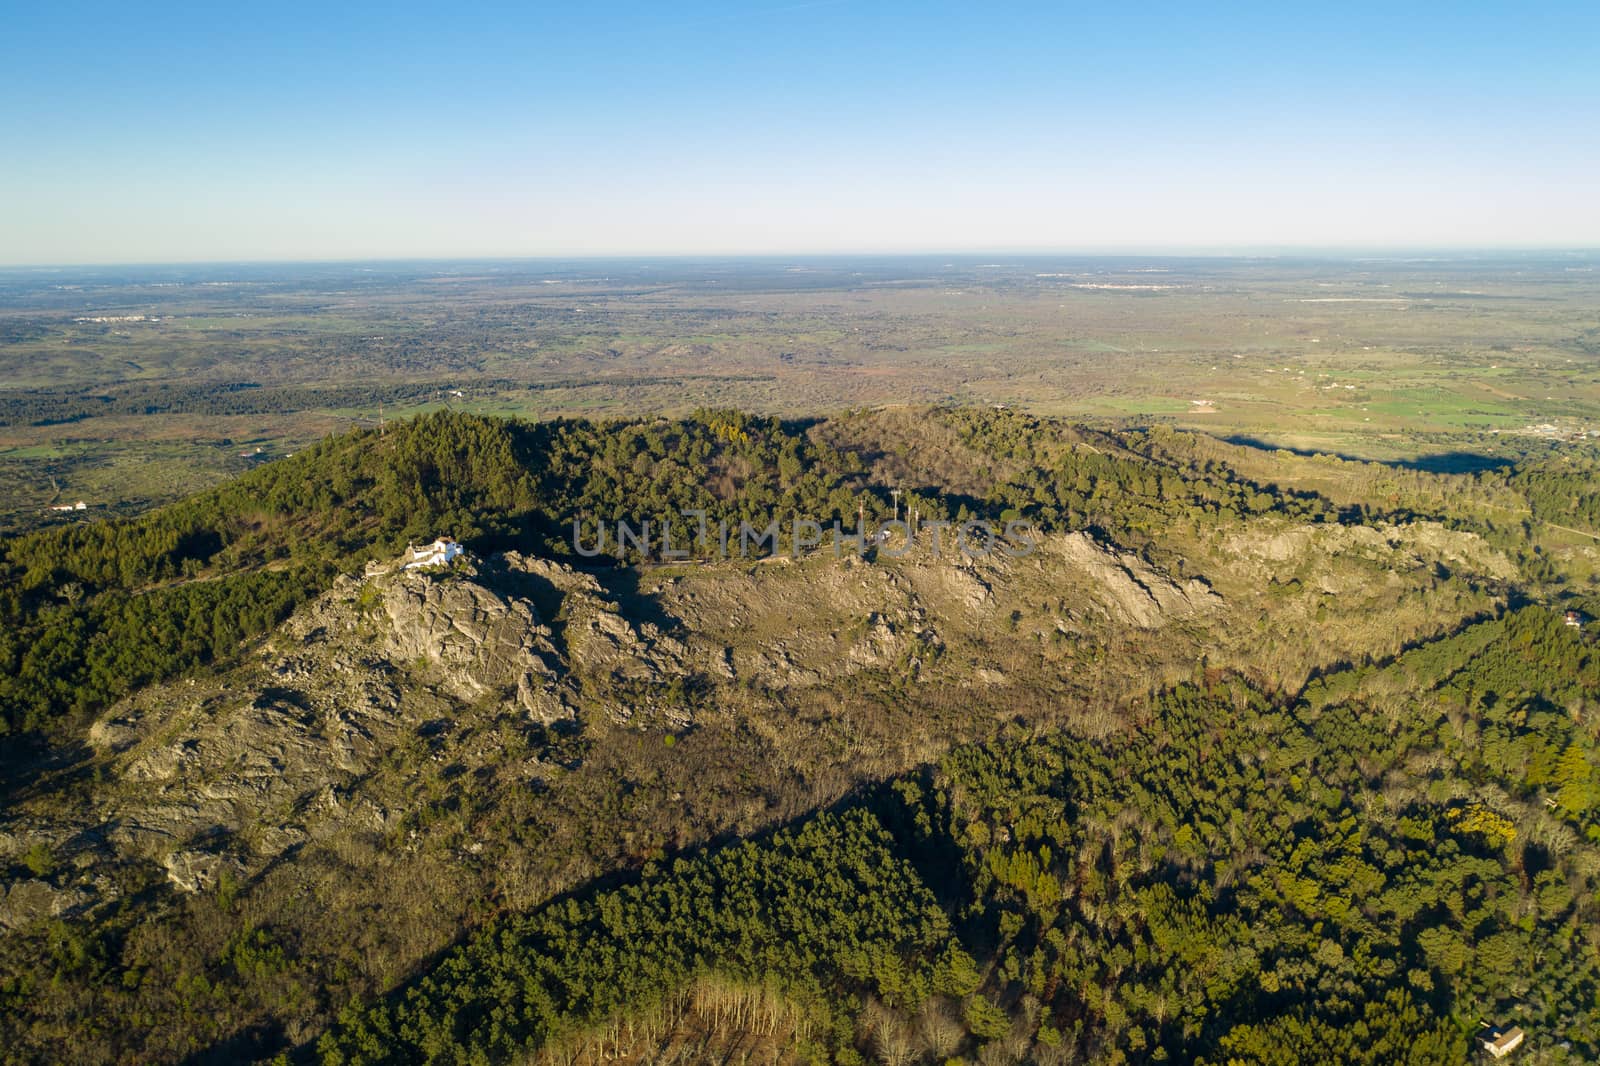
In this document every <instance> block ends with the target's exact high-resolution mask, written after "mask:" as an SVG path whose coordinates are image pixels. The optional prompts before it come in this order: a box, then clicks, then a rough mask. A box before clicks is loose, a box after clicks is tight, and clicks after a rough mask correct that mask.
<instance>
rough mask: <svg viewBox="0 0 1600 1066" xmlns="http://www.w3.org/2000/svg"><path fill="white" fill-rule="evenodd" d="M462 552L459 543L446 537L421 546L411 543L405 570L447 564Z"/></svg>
mask: <svg viewBox="0 0 1600 1066" xmlns="http://www.w3.org/2000/svg"><path fill="white" fill-rule="evenodd" d="M461 552H462V548H461V545H459V544H457V543H456V542H455V541H453V540H451V539H450V538H448V537H440V538H439V539H438V540H436V541H434V542H433V543H432V544H424V545H423V546H422V547H420V548H419V547H417V546H416V545H414V544H413V545H411V561H410V562H408V563H406V569H407V570H415V569H417V568H419V567H424V566H449V565H450V564H451V563H452V562H454V561H455V560H456V557H457V556H459V555H460V554H461Z"/></svg>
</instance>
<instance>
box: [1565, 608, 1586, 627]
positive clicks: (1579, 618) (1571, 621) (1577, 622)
mask: <svg viewBox="0 0 1600 1066" xmlns="http://www.w3.org/2000/svg"><path fill="white" fill-rule="evenodd" d="M1565 618H1566V623H1567V625H1569V626H1571V627H1572V628H1573V629H1582V628H1583V615H1582V613H1580V612H1578V611H1568V612H1567V613H1566V616H1565Z"/></svg>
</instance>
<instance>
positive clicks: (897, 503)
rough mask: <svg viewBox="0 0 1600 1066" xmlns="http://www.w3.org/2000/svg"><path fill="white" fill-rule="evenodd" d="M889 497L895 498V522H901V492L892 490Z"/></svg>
mask: <svg viewBox="0 0 1600 1066" xmlns="http://www.w3.org/2000/svg"><path fill="white" fill-rule="evenodd" d="M889 495H891V496H893V497H894V520H895V521H896V522H898V521H900V490H899V489H890V490H889Z"/></svg>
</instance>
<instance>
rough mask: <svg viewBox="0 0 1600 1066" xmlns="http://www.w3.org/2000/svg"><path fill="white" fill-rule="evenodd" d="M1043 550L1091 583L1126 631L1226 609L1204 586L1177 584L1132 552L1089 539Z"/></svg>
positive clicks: (1064, 540)
mask: <svg viewBox="0 0 1600 1066" xmlns="http://www.w3.org/2000/svg"><path fill="white" fill-rule="evenodd" d="M1040 550H1041V552H1044V553H1049V554H1051V555H1054V556H1056V557H1057V558H1058V559H1059V560H1060V561H1061V564H1062V565H1064V566H1067V567H1070V568H1072V569H1074V570H1076V571H1078V572H1080V573H1081V574H1082V575H1083V576H1084V577H1086V578H1088V580H1089V582H1090V583H1091V588H1092V590H1093V594H1094V596H1095V598H1096V599H1097V600H1098V601H1099V603H1100V605H1101V606H1102V607H1103V608H1104V609H1105V610H1106V612H1107V613H1108V614H1110V615H1111V617H1113V618H1114V619H1116V620H1117V621H1119V622H1122V623H1124V624H1126V625H1133V626H1139V627H1141V628H1144V629H1153V628H1155V627H1157V626H1159V625H1161V624H1163V623H1164V622H1166V621H1168V620H1170V619H1174V618H1184V617H1187V616H1189V615H1193V614H1195V613H1198V612H1201V611H1208V610H1212V609H1215V608H1217V607H1220V606H1222V597H1220V596H1218V595H1217V594H1216V593H1215V592H1213V591H1212V590H1211V587H1210V586H1209V585H1207V584H1206V583H1205V582H1204V581H1201V580H1199V579H1198V578H1190V579H1189V580H1187V581H1184V582H1182V583H1179V582H1177V581H1174V580H1173V579H1172V578H1171V577H1170V576H1168V575H1167V574H1165V573H1162V572H1161V571H1159V570H1157V569H1156V568H1155V567H1153V566H1151V565H1150V564H1149V563H1147V562H1145V561H1144V560H1143V559H1141V558H1139V557H1138V556H1137V555H1134V554H1133V553H1132V552H1125V551H1119V550H1117V549H1115V548H1111V547H1108V546H1106V545H1104V544H1102V543H1100V542H1099V541H1097V540H1095V539H1094V538H1093V537H1091V536H1090V535H1089V534H1087V533H1081V532H1079V533H1068V534H1066V535H1065V536H1061V537H1052V538H1050V539H1048V540H1046V541H1045V542H1044V544H1043V545H1042V546H1041V549H1040Z"/></svg>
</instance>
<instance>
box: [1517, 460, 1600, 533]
mask: <svg viewBox="0 0 1600 1066" xmlns="http://www.w3.org/2000/svg"><path fill="white" fill-rule="evenodd" d="M1510 480H1511V484H1512V485H1513V486H1514V487H1515V488H1517V489H1518V490H1519V491H1521V492H1522V493H1523V494H1524V495H1525V496H1527V498H1528V503H1529V504H1530V505H1531V506H1532V507H1533V514H1534V517H1535V518H1538V519H1540V520H1542V521H1545V522H1554V523H1557V524H1558V525H1568V526H1576V527H1578V528H1579V529H1582V530H1586V531H1589V532H1600V458H1597V457H1596V456H1595V455H1594V453H1593V452H1592V450H1585V451H1581V452H1576V453H1567V454H1562V455H1559V456H1557V457H1555V458H1552V459H1547V460H1545V461H1544V462H1540V463H1534V464H1532V465H1529V466H1526V467H1520V468H1518V469H1517V471H1516V472H1515V473H1513V474H1512V476H1511V479H1510Z"/></svg>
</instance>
